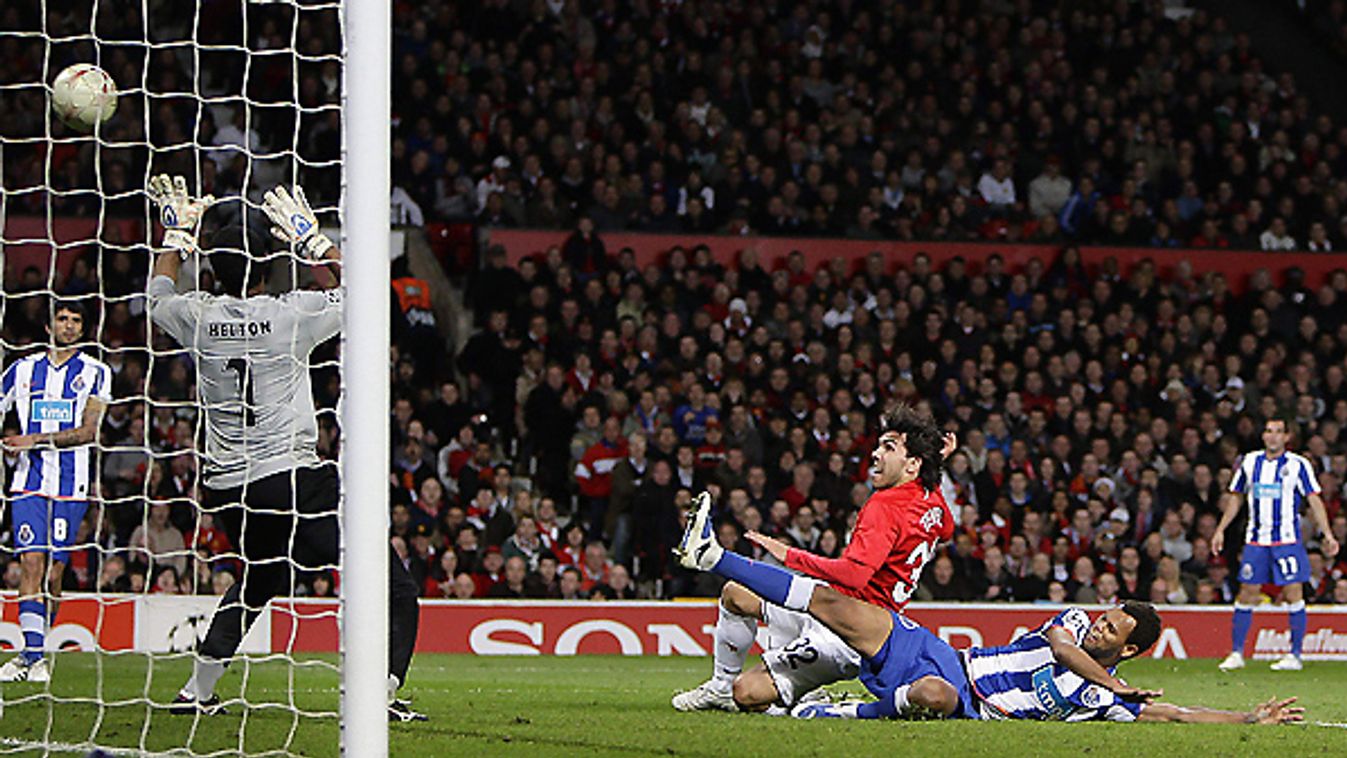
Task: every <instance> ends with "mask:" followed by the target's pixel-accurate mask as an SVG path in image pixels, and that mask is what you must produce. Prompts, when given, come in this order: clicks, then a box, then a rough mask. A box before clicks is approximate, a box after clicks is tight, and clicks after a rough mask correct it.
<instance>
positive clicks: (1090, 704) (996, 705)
mask: <svg viewBox="0 0 1347 758" xmlns="http://www.w3.org/2000/svg"><path fill="white" fill-rule="evenodd" d="M1054 626H1060V627H1062V628H1063V629H1066V630H1067V631H1068V632H1070V633H1071V634H1072V635H1073V636H1074V637H1075V638H1076V644H1080V643H1081V642H1083V641H1084V640H1085V634H1086V633H1087V632H1089V631H1090V617H1089V616H1088V615H1086V613H1085V611H1083V610H1081V609H1079V608H1068V609H1066V610H1064V611H1062V612H1061V613H1059V614H1057V616H1055V617H1054V618H1053V619H1051V620H1050V621H1048V622H1047V623H1045V624H1043V626H1040V627H1039V628H1037V629H1035V630H1033V631H1030V632H1025V633H1024V634H1021V635H1020V636H1019V637H1016V638H1015V640H1014V641H1012V642H1011V643H1010V644H1009V645H1005V646H1003V647H974V648H969V649H967V650H965V651H963V653H964V660H965V661H966V662H967V665H968V682H969V684H970V685H972V688H973V692H974V693H976V695H977V697H978V701H979V702H978V705H979V708H980V710H981V713H982V718H985V719H1029V720H1033V721H1091V720H1099V721H1135V720H1136V718H1137V714H1139V713H1141V706H1140V705H1135V704H1132V703H1125V702H1123V701H1121V700H1119V699H1118V697H1117V696H1116V695H1114V694H1113V693H1112V692H1110V691H1109V690H1107V689H1105V688H1103V687H1100V686H1099V685H1097V684H1090V683H1089V682H1087V681H1085V680H1084V679H1082V678H1081V677H1080V676H1078V675H1076V674H1074V673H1072V672H1071V670H1070V669H1068V668H1067V667H1065V666H1063V665H1061V664H1059V663H1057V661H1056V659H1055V658H1054V657H1053V654H1052V648H1051V646H1050V645H1049V643H1048V636H1047V630H1048V629H1049V628H1050V627H1054ZM1109 673H1113V672H1112V670H1111V669H1110V671H1109Z"/></svg>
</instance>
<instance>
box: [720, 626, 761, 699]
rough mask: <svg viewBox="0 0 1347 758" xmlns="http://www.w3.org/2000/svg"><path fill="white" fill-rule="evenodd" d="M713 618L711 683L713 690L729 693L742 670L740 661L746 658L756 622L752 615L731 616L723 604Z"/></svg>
mask: <svg viewBox="0 0 1347 758" xmlns="http://www.w3.org/2000/svg"><path fill="white" fill-rule="evenodd" d="M717 608H719V609H720V614H719V616H717V617H716V631H715V635H714V637H715V648H714V653H713V654H712V655H713V660H714V661H715V674H713V675H712V677H711V681H712V682H713V683H714V684H715V685H716V688H717V689H723V690H725V691H729V689H730V688H731V687H732V686H734V679H735V677H737V676H739V674H740V672H742V671H743V670H744V661H745V660H747V659H748V649H749V648H750V647H752V646H753V641H754V640H755V639H757V636H758V621H757V619H755V618H753V617H752V616H740V615H739V614H737V613H732V612H731V611H729V610H728V609H726V608H725V606H724V605H718V606H717Z"/></svg>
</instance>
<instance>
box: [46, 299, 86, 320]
mask: <svg viewBox="0 0 1347 758" xmlns="http://www.w3.org/2000/svg"><path fill="white" fill-rule="evenodd" d="M61 311H65V312H66V313H73V314H75V315H76V316H79V317H80V318H81V319H83V320H84V321H85V322H88V320H89V309H88V308H86V307H85V306H84V303H83V302H82V301H79V300H70V299H65V298H60V299H57V300H53V301H52V303H51V318H52V320H53V321H55V320H56V314H58V313H60V312H61Z"/></svg>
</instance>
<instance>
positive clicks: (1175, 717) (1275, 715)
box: [1137, 697, 1305, 724]
mask: <svg viewBox="0 0 1347 758" xmlns="http://www.w3.org/2000/svg"><path fill="white" fill-rule="evenodd" d="M1295 702H1296V699H1295V698H1293V697H1291V698H1287V699H1285V700H1278V699H1277V698H1275V697H1274V698H1271V699H1270V700H1268V701H1267V702H1266V703H1262V704H1260V705H1259V706H1258V707H1256V708H1254V709H1253V710H1251V711H1220V710H1216V709H1215V708H1203V707H1201V706H1183V705H1174V704H1172V703H1150V704H1148V705H1146V706H1144V707H1143V708H1142V709H1141V714H1140V715H1139V716H1137V721H1151V722H1155V721H1168V722H1171V723H1178V724H1294V723H1296V722H1299V721H1304V720H1305V709H1304V708H1298V707H1294V706H1293V703H1295Z"/></svg>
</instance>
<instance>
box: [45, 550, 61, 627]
mask: <svg viewBox="0 0 1347 758" xmlns="http://www.w3.org/2000/svg"><path fill="white" fill-rule="evenodd" d="M64 577H65V564H64V563H61V562H60V561H51V563H50V565H49V566H48V567H47V631H48V632H50V631H51V625H52V624H54V623H56V612H57V611H58V610H60V608H61V580H62V579H63V578H64Z"/></svg>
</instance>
